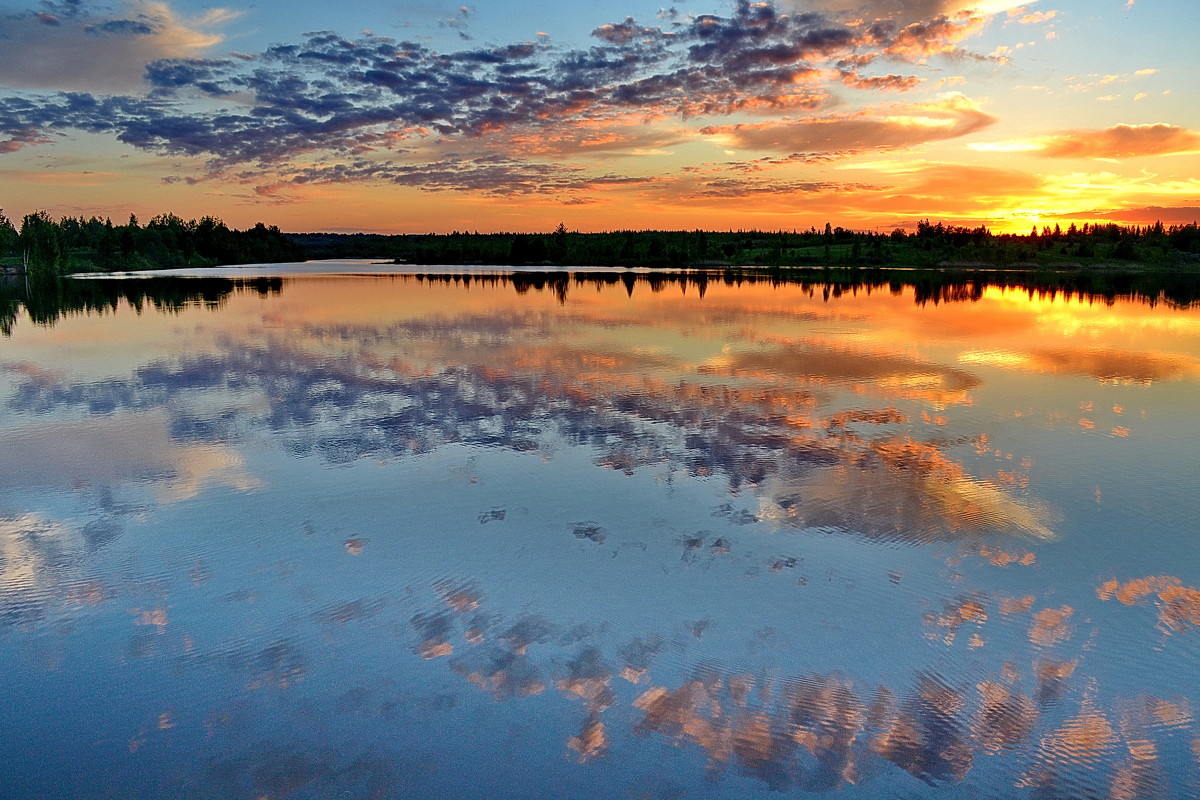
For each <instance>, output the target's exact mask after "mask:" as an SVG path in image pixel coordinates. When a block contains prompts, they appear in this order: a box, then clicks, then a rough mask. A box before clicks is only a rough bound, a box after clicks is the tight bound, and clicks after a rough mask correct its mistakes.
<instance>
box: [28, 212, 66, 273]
mask: <svg viewBox="0 0 1200 800" xmlns="http://www.w3.org/2000/svg"><path fill="white" fill-rule="evenodd" d="M18 246H19V247H20V249H21V252H22V257H23V259H24V261H25V264H26V266H27V269H28V270H29V271H30V272H33V273H43V274H54V273H56V272H58V271H59V270H60V269H61V267H62V266H63V265H64V261H65V258H64V256H65V255H66V254H65V252H64V248H63V243H62V239H61V236H60V228H59V227H58V226H57V225H55V224H54V221H53V220H52V219H50V215H49V214H47V213H46V212H45V211H35V212H33V213H32V214H26V215H25V218H24V219H23V220H21V234H20V238H19V241H18Z"/></svg>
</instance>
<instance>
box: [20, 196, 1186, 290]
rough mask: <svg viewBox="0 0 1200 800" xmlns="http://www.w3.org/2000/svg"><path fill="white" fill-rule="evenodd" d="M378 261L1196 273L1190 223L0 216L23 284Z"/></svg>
mask: <svg viewBox="0 0 1200 800" xmlns="http://www.w3.org/2000/svg"><path fill="white" fill-rule="evenodd" d="M310 258H378V259H388V260H393V261H395V262H396V263H403V264H420V265H435V264H446V265H497V266H500V265H513V266H515V265H524V266H528V265H534V266H540V265H544V266H571V267H589V266H626V267H649V268H665V267H724V266H744V267H755V266H757V267H772V268H780V267H811V266H822V267H827V266H857V267H934V266H973V267H1001V268H1018V269H1020V268H1040V267H1048V268H1053V267H1056V266H1070V265H1083V266H1086V265H1090V264H1098V263H1120V262H1128V263H1137V264H1142V265H1150V266H1166V267H1173V266H1178V265H1180V264H1188V263H1195V264H1198V265H1200V230H1197V225H1196V223H1194V222H1193V223H1190V224H1187V225H1171V226H1164V225H1163V224H1162V223H1161V222H1157V223H1155V224H1153V225H1146V226H1121V225H1116V224H1113V223H1084V224H1083V225H1082V226H1076V225H1075V224H1071V225H1070V226H1068V227H1067V229H1066V230H1063V229H1062V228H1061V227H1060V226H1058V225H1056V226H1055V227H1054V228H1053V229H1051V228H1049V227H1044V228H1042V229H1041V230H1038V229H1037V228H1035V229H1034V230H1032V231H1031V232H1030V233H1028V234H996V233H992V232H991V231H990V230H988V229H987V228H986V227H977V228H967V227H961V226H955V225H946V224H944V223H941V222H938V223H936V224H935V223H931V222H929V221H928V220H924V221H922V222H920V223H919V224H918V225H917V228H916V230H915V231H911V232H909V231H905V230H902V229H896V230H893V231H891V232H888V233H881V232H875V231H854V230H849V229H846V228H842V227H834V226H833V225H831V224H829V223H826V224H825V226H824V228H823V229H820V230H819V229H817V228H816V227H810V228H809V229H807V230H792V231H784V230H779V231H756V230H738V231H732V230H731V231H703V230H695V231H653V230H643V231H634V230H625V231H609V232H603V233H580V232H578V231H569V230H567V228H566V226H565V225H562V224H560V225H559V226H558V227H557V228H556V229H555V230H554V231H553V232H551V233H548V234H529V233H479V232H474V233H468V232H457V231H456V232H454V233H448V234H401V235H391V236H389V235H384V234H369V233H357V234H337V233H292V234H287V233H282V232H281V231H280V230H279V228H278V227H276V226H270V227H268V226H266V225H264V224H263V223H258V224H257V225H255V226H254V227H253V228H250V229H248V230H244V231H239V230H234V229H231V228H229V227H228V226H226V225H225V223H224V222H222V221H221V220H219V219H217V218H215V217H211V216H206V217H203V218H201V219H200V220H186V221H185V220H183V219H181V218H179V217H177V216H175V215H174V214H160V215H158V216H156V217H154V218H153V219H151V220H150V221H149V222H148V223H146V224H145V225H142V224H141V223H139V221H138V220H137V218H136V217H130V219H129V221H128V222H127V223H125V224H124V225H115V224H113V222H112V220H111V219H100V218H98V217H91V218H89V219H84V218H83V217H63V218H61V219H59V220H54V219H51V217H50V216H49V215H48V214H47V213H46V212H44V211H38V212H35V213H33V214H29V215H27V216H25V217H24V219H22V220H21V224H20V226H16V225H14V224H13V223H12V222H11V221H10V220H9V219H8V218H6V217H5V216H4V215H3V213H0V268H7V270H8V271H21V270H24V269H28V272H29V273H30V274H31V275H61V274H67V273H72V272H92V271H107V272H111V271H118V270H120V271H123V270H135V269H164V268H171V267H207V266H218V265H222V264H248V263H272V262H284V261H303V260H306V259H310Z"/></svg>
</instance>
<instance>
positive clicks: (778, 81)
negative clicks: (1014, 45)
mask: <svg viewBox="0 0 1200 800" xmlns="http://www.w3.org/2000/svg"><path fill="white" fill-rule="evenodd" d="M65 5H69V6H70V9H71V14H70V15H69V14H67V13H59V12H58V11H53V12H51V11H47V12H46V13H48V14H50V15H51V16H53V18H54V19H53V20H52V21H46V20H42V19H39V18H38V17H37V16H36V15H34V14H25V15H11V16H10V18H9V20H8V21H9V22H12V23H14V24H19V25H27V26H28V25H36V26H39V27H42V28H46V27H50V28H54V29H55V31H58V32H57V33H55V34H54V36H55V37H57V38H52V40H51V39H48V38H47V37H45V36H43V37H41V38H40V39H39V37H32V36H25V35H20V36H18V37H17V38H18V39H19V41H21V42H23V43H24V44H23V45H22V46H23V47H27V48H29V47H34V45H32V44H29V42H34V41H41V42H44V43H45V44H44V45H43V46H44V48H45V49H46V52H44V53H39V54H34V53H33V52H32V51H30V52H23V53H22V54H19V56H18V57H17V58H6V59H5V60H4V64H5V65H6V66H5V67H3V69H8V70H10V71H16V70H18V69H23V68H24V67H23V66H22V67H18V66H17V65H25V62H26V61H29V60H31V59H34V56H35V55H39V56H49V55H50V54H51V53H59V52H61V51H63V50H64V49H66V48H70V46H71V44H72V42H74V41H75V40H71V39H67V38H63V37H67V36H73V37H75V39H77V40H79V41H84V40H85V39H86V40H87V41H88V43H89V47H90V48H91V49H88V48H84V49H83V52H86V53H87V55H86V57H85V58H83V60H84V61H86V62H87V65H88V66H87V69H84V68H83V64H82V62H81V63H79V64H76V65H75V66H74V67H71V68H67V67H63V66H62V65H59V66H58V67H55V68H54V70H53V71H52V72H53V74H50V73H46V74H45V75H43V76H42V78H38V77H37V76H36V70H34V71H33V72H29V71H28V70H26V72H29V74H28V75H26V78H25V80H26V81H27V83H26V84H24V85H27V86H42V87H44V88H59V89H70V88H79V89H82V88H88V89H89V90H90V91H88V92H73V93H72V92H68V93H60V94H56V95H41V96H36V97H32V98H20V97H12V96H10V97H0V134H4V135H6V137H7V142H9V143H10V144H7V145H6V147H7V148H9V149H11V148H16V147H17V146H20V147H27V146H30V145H32V144H37V143H44V142H45V141H47V140H48V137H47V135H46V131H48V130H50V129H55V130H61V129H72V128H73V129H76V130H81V131H85V132H90V133H103V134H109V135H112V136H115V137H116V138H117V139H119V140H120V141H122V142H125V143H127V144H130V145H133V146H135V147H139V148H142V149H146V150H150V151H153V152H157V153H160V154H165V155H171V156H192V157H201V158H207V159H209V165H208V171H209V172H218V171H221V170H227V169H229V168H230V167H232V166H235V165H239V164H248V163H260V164H267V163H272V164H283V165H286V164H291V163H294V162H297V161H298V160H303V159H305V158H307V157H310V156H312V155H313V154H316V153H321V154H325V155H327V156H329V157H333V158H335V159H338V160H345V159H348V158H356V157H359V156H362V155H363V154H365V153H368V152H371V151H379V150H383V151H391V150H394V149H395V148H397V146H400V145H401V143H405V142H409V141H411V140H425V141H434V140H438V139H446V138H452V139H456V138H462V137H466V138H480V137H497V138H499V137H500V136H501V135H503V136H507V137H509V138H510V139H512V140H519V141H524V142H526V143H530V144H533V143H534V142H540V143H541V144H540V146H538V147H537V149H538V150H540V151H541V152H543V153H551V152H553V151H554V150H555V148H556V146H557V147H558V149H559V150H560V151H562V152H581V151H585V150H594V151H596V152H601V151H604V150H606V149H608V150H612V151H622V150H623V151H626V152H628V151H630V150H632V149H639V148H640V149H643V150H655V149H659V148H661V147H663V146H669V144H670V142H671V141H672V140H673V136H666V137H662V136H647V135H643V134H630V133H629V131H630V130H631V128H630V127H628V126H631V125H636V124H638V123H642V122H654V123H655V125H656V127H660V128H661V127H663V124H664V121H665V120H669V119H675V120H677V121H679V122H680V123H681V124H682V123H686V122H688V121H690V120H694V119H697V118H705V117H719V116H727V115H731V114H737V113H740V114H761V113H765V112H769V113H771V114H774V115H778V114H780V113H790V114H793V115H800V119H799V120H798V121H797V122H796V123H795V124H789V125H788V126H786V127H787V128H788V129H792V134H800V132H801V131H804V134H803V135H792V136H791V137H788V138H794V139H797V143H798V144H805V142H809V143H811V146H809V145H807V144H806V145H805V146H804V147H802V148H793V149H794V150H796V151H797V152H799V151H801V150H803V151H810V150H811V151H830V150H839V151H840V150H846V149H853V148H859V147H867V148H871V147H898V146H905V145H906V143H911V142H923V141H932V140H936V139H940V138H948V137H951V136H958V135H962V134H963V133H964V132H969V131H970V130H973V129H975V128H976V127H978V126H979V125H982V124H986V123H988V122H990V121H991V117H989V116H987V115H985V114H983V113H982V112H979V111H977V110H970V109H967V108H966V107H965V106H962V105H961V103H960V105H959V106H958V107H956V108H953V109H949V108H948V107H947V108H943V109H940V110H939V109H933V110H932V111H928V110H921V109H917V110H916V111H914V112H912V113H909V112H904V111H902V112H901V116H900V117H897V118H895V119H885V118H882V117H879V118H876V117H875V116H873V114H872V113H871V112H864V113H863V114H860V115H857V116H856V115H854V114H848V115H843V116H839V117H830V116H828V115H827V114H822V112H827V111H828V109H830V108H831V107H833V106H834V105H835V104H837V103H838V102H839V101H838V98H837V96H836V95H834V94H833V88H834V87H835V86H839V85H840V86H841V87H843V88H846V87H848V88H851V89H854V90H857V91H860V92H885V91H906V90H908V89H911V88H913V87H914V86H916V85H917V83H918V82H919V79H918V78H916V77H913V76H909V75H904V74H899V73H895V72H889V73H887V74H869V73H867V72H866V70H867V69H868V68H869V67H870V66H871V65H872V64H874V63H875V62H876V61H879V60H881V59H886V60H888V61H890V62H891V63H893V64H895V63H903V62H905V61H908V62H916V61H923V60H925V59H928V58H929V57H931V56H933V55H936V54H939V53H946V54H949V53H955V52H957V48H958V44H959V42H960V41H961V40H962V39H963V38H965V37H966V36H969V35H971V34H972V33H973V32H975V31H976V30H977V29H978V26H979V24H980V22H979V18H978V17H975V16H971V15H965V14H958V13H957V10H956V11H955V16H953V17H951V16H946V15H945V14H944V13H940V12H941V11H944V10H945V9H948V8H952V7H955V8H956V7H957V5H958V4H956V3H940V2H939V3H926V4H920V3H916V4H911V9H910V10H913V11H918V10H919V11H922V13H924V11H925V10H929V11H930V12H931V13H933V12H935V11H936V12H939V13H937V14H935V15H934V16H933V17H931V18H928V19H920V20H915V21H908V20H907V18H906V17H904V16H903V15H901V16H896V15H889V16H887V17H886V18H878V19H873V20H871V21H867V20H865V19H862V18H855V19H842V18H840V17H835V16H831V15H829V14H822V13H815V12H812V11H808V12H805V13H797V14H786V13H782V12H781V11H780V9H779V8H777V7H776V6H775V5H772V4H771V3H764V2H759V3H751V2H749V0H736V1H735V3H734V6H733V8H732V11H731V13H730V14H729V15H728V16H718V15H714V14H701V15H697V16H693V17H683V16H679V15H675V16H672V15H668V16H666V17H664V18H661V19H659V20H656V21H655V23H654V24H642V23H639V22H638V21H636V20H635V19H633V18H631V17H627V18H626V19H624V20H623V21H621V22H618V23H613V24H608V25H601V26H599V27H597V28H596V29H595V30H594V31H593V38H594V40H595V43H594V44H593V45H592V46H589V47H587V48H583V49H560V48H557V47H556V46H554V45H552V44H550V43H548V42H546V41H543V40H541V39H539V40H538V41H534V42H518V43H514V44H509V45H498V46H491V45H489V46H483V47H469V48H466V49H461V50H457V51H452V52H440V51H437V50H434V49H433V48H431V47H430V46H428V45H426V44H422V43H419V42H410V41H396V40H393V39H389V38H386V37H382V36H376V35H373V34H364V35H362V36H361V37H360V38H356V39H347V38H344V37H342V36H339V35H337V34H334V33H315V34H311V35H309V36H307V38H306V39H304V40H303V41H301V42H298V43H286V44H280V45H276V46H273V47H270V48H268V49H267V50H265V51H264V52H261V53H258V54H240V55H234V56H230V57H224V58H213V57H210V54H209V53H208V52H207V51H208V50H210V49H211V46H212V45H213V44H215V43H216V42H218V41H219V36H217V35H216V34H212V33H204V32H202V30H203V26H211V25H216V24H220V23H222V22H224V21H227V20H228V19H229V18H230V17H231V14H232V12H228V11H222V10H214V11H209V12H208V13H206V14H205V15H204V17H202V18H198V19H196V20H192V21H185V20H181V18H179V17H178V16H177V15H176V14H174V12H172V11H171V10H170V7H169V6H167V5H165V4H163V3H153V2H148V0H131V2H129V3H128V4H127V5H126V6H125V7H124V9H123V13H122V14H119V15H109V16H104V15H102V14H100V13H99V12H98V11H95V10H92V9H91V8H90V7H87V8H85V7H83V6H81V5H77V4H64V6H65ZM47 8H50V7H47ZM54 8H56V9H57V6H55V7H54ZM135 12H136V13H135ZM471 14H472V12H471V9H470V7H468V6H463V7H461V8H460V9H459V10H458V12H457V14H456V15H455V16H454V17H452V18H451V20H453V21H455V24H456V25H457V24H459V23H462V24H465V23H466V21H467V20H468V19H469V18H470V17H471ZM447 24H449V22H447ZM189 26H191V27H189ZM89 31H91V32H89ZM97 43H100V44H97ZM117 43H123V46H122V47H118V46H117ZM101 44H102V45H103V47H101ZM97 48H99V49H97ZM139 48H140V49H139ZM101 51H103V53H106V54H107V55H108V56H109V57H110V60H115V61H118V62H119V63H117V64H104V63H102V64H101V66H100V68H98V69H97V68H96V67H95V58H96V56H97V53H100V52H101ZM37 60H38V61H40V62H50V63H53V62H55V59H54V58H48V57H47V58H38V59H37ZM135 69H136V72H137V79H138V80H139V81H141V80H144V84H143V91H142V92H141V93H136V94H134V93H126V94H114V95H102V94H98V90H103V89H106V88H117V87H115V86H113V87H97V86H96V85H95V84H94V80H96V79H95V78H88V79H87V80H84V79H83V77H82V76H84V75H95V74H97V73H102V74H104V75H107V76H109V78H110V79H111V80H112V81H114V82H116V83H121V84H126V83H128V82H129V81H131V80H132V79H133V71H134V70H135ZM29 75H33V77H29ZM71 75H77V76H78V77H77V79H76V78H72V77H70V76H71ZM833 82H836V83H833ZM906 113H909V116H907V117H905V116H904V114H906ZM596 124H600V125H601V126H602V127H603V126H610V127H619V126H627V127H626V133H625V134H624V135H623V137H618V138H617V139H610V138H606V135H604V134H601V135H593V134H594V133H595V131H594V129H593V128H591V127H589V126H594V125H596ZM732 130H735V131H737V133H735V134H734V138H735V139H737V138H740V139H744V140H747V141H748V140H750V139H757V140H759V141H761V143H762V145H763V147H764V148H765V149H770V150H776V149H777V147H782V146H785V145H784V144H783V143H782V142H780V143H778V144H776V143H772V142H771V141H770V140H771V138H772V134H770V133H764V132H760V133H752V131H754V130H755V129H754V127H753V126H750V127H743V128H736V129H732ZM839 132H845V133H847V134H848V135H850V136H851V137H852V138H853V141H851V142H850V143H849V144H847V143H843V142H837V141H835V138H836V136H837V135H838V133H839ZM622 139H623V140H622Z"/></svg>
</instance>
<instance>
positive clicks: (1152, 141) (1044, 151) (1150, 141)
mask: <svg viewBox="0 0 1200 800" xmlns="http://www.w3.org/2000/svg"><path fill="white" fill-rule="evenodd" d="M1038 143H1039V144H1040V147H1038V148H1037V153H1038V155H1041V156H1045V157H1047V158H1137V157H1139V156H1161V155H1167V154H1171V153H1186V152H1189V151H1193V150H1197V149H1200V133H1197V132H1196V131H1191V130H1188V129H1186V128H1181V127H1178V126H1176V125H1168V124H1166V123H1162V122H1160V123H1157V124H1153V125H1124V124H1122V125H1114V126H1113V127H1111V128H1106V129H1104V130H1100V131H1073V132H1068V133H1060V134H1055V135H1053V136H1048V137H1045V138H1043V139H1040V140H1038Z"/></svg>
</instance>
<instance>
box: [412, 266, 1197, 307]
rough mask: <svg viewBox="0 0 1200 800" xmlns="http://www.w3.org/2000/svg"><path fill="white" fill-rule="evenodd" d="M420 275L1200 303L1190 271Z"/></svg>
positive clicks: (543, 286)
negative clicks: (1009, 292)
mask: <svg viewBox="0 0 1200 800" xmlns="http://www.w3.org/2000/svg"><path fill="white" fill-rule="evenodd" d="M416 279H417V280H422V281H428V282H431V283H461V284H462V285H464V286H470V285H471V283H473V282H474V283H479V284H481V285H490V286H497V285H499V286H512V287H513V289H514V290H515V291H516V292H517V293H518V294H525V293H527V292H530V291H538V292H540V291H550V292H553V293H554V295H555V296H556V297H558V299H559V301H560V302H564V303H565V302H566V298H567V296H568V294H569V292H570V290H571V288H572V287H574V288H577V289H582V288H585V287H586V288H602V287H604V286H614V285H616V284H618V283H622V284H624V286H625V288H626V291H627V292H628V293H629V294H630V295H632V294H633V292H634V291H635V289H637V288H641V287H645V288H648V289H649V290H650V291H651V292H661V291H663V290H664V289H666V288H668V287H678V288H679V289H680V290H681V291H683V292H684V293H686V292H687V291H688V290H689V289H695V290H696V292H697V293H698V294H699V296H700V297H704V295H705V292H706V291H707V289H708V286H709V285H710V284H717V283H720V284H724V285H726V286H742V285H748V286H753V285H756V284H759V285H768V286H799V287H800V289H801V290H802V291H804V292H805V293H807V294H808V295H809V296H810V297H811V296H816V295H818V294H819V295H821V296H822V297H823V298H824V299H825V300H830V299H835V300H836V299H837V298H839V297H841V296H842V295H843V294H857V293H859V292H867V293H870V292H890V293H892V294H901V293H903V292H905V291H908V290H911V291H912V293H913V300H914V302H915V303H916V304H917V305H919V306H923V305H926V304H928V303H933V304H937V303H963V302H977V301H978V300H980V299H981V298H982V297H983V294H984V291H985V290H986V289H988V288H989V287H996V288H1003V289H1017V290H1024V291H1027V292H1029V294H1030V296H1035V295H1036V296H1038V297H1046V298H1051V299H1053V298H1056V297H1059V296H1061V297H1062V299H1063V300H1072V299H1079V300H1086V301H1088V302H1103V303H1107V304H1109V305H1111V304H1113V303H1115V302H1116V301H1118V300H1127V301H1134V302H1139V303H1146V304H1149V305H1155V304H1157V303H1160V302H1161V303H1165V304H1167V305H1169V306H1172V307H1180V308H1187V307H1190V306H1192V305H1195V304H1196V303H1198V302H1200V277H1198V276H1196V275H1195V274H1193V273H1187V272H1163V271H1143V270H1135V271H1128V272H1124V271H1120V270H1065V271H1053V270H1039V271H1036V272H1031V271H1021V270H987V269H969V270H967V269H917V270H911V269H901V270H889V269H883V268H857V267H842V268H820V269H804V268H787V269H774V270H763V269H743V268H737V267H728V268H723V269H688V270H678V271H672V272H633V271H628V272H588V271H587V270H579V271H572V272H566V271H546V272H533V271H521V272H514V273H511V274H501V273H497V274H474V275H472V274H457V275H439V274H430V275H417V276H416Z"/></svg>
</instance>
